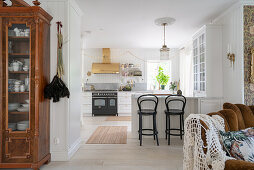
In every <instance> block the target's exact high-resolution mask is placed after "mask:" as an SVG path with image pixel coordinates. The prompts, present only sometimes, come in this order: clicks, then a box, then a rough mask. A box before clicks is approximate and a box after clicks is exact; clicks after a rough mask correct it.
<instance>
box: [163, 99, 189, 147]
mask: <svg viewBox="0 0 254 170" xmlns="http://www.w3.org/2000/svg"><path fill="white" fill-rule="evenodd" d="M171 103H172V104H173V103H174V105H177V104H179V106H176V107H175V108H172V106H170V104H171ZM165 105H166V110H165V114H166V130H165V134H166V139H167V138H168V145H170V135H172V136H180V138H181V139H182V136H183V134H184V109H185V105H186V98H185V97H184V96H182V95H169V96H168V97H167V98H166V99H165ZM175 115H176V116H177V115H178V116H179V119H180V129H177V128H171V127H170V116H175ZM171 131H179V132H180V133H171Z"/></svg>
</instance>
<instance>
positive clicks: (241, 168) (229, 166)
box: [224, 160, 254, 170]
mask: <svg viewBox="0 0 254 170" xmlns="http://www.w3.org/2000/svg"><path fill="white" fill-rule="evenodd" d="M224 170H254V163H251V162H247V161H241V160H227V161H226V163H225V169H224Z"/></svg>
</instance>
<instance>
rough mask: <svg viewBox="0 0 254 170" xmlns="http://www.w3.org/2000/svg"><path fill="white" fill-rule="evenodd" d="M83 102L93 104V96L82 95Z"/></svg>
mask: <svg viewBox="0 0 254 170" xmlns="http://www.w3.org/2000/svg"><path fill="white" fill-rule="evenodd" d="M82 104H90V105H91V104H92V97H88V96H86V97H84V96H83V97H82Z"/></svg>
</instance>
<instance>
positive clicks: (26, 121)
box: [18, 120, 29, 124]
mask: <svg viewBox="0 0 254 170" xmlns="http://www.w3.org/2000/svg"><path fill="white" fill-rule="evenodd" d="M18 123H19V124H29V121H28V120H24V121H20V122H18Z"/></svg>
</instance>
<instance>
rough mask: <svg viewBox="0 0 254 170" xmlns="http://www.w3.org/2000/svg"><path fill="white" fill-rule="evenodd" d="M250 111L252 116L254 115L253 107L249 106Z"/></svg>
mask: <svg viewBox="0 0 254 170" xmlns="http://www.w3.org/2000/svg"><path fill="white" fill-rule="evenodd" d="M249 107H250V110H251V111H252V113H253V115H254V106H249Z"/></svg>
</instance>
